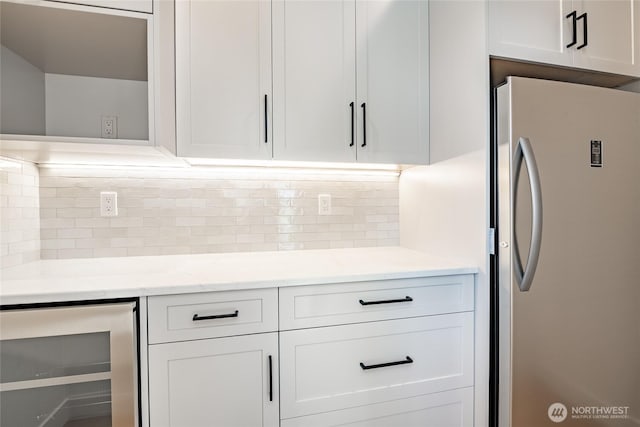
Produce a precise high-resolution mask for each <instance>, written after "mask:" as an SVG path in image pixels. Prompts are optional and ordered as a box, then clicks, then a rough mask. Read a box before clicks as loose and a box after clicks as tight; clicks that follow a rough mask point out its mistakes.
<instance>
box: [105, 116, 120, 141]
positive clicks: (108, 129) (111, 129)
mask: <svg viewBox="0 0 640 427" xmlns="http://www.w3.org/2000/svg"><path fill="white" fill-rule="evenodd" d="M101 135H102V137H103V138H108V139H116V138H117V137H118V116H102V131H101Z"/></svg>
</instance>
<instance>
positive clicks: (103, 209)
mask: <svg viewBox="0 0 640 427" xmlns="http://www.w3.org/2000/svg"><path fill="white" fill-rule="evenodd" d="M100 216H118V193H116V192H115V191H101V192H100Z"/></svg>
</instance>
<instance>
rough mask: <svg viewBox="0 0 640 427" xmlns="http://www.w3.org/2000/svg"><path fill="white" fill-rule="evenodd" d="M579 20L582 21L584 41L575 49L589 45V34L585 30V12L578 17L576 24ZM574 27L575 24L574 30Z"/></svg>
mask: <svg viewBox="0 0 640 427" xmlns="http://www.w3.org/2000/svg"><path fill="white" fill-rule="evenodd" d="M581 19H584V25H583V26H582V38H583V39H584V41H583V42H582V44H581V45H580V46H578V47H577V48H576V49H582V48H583V47H585V46H586V45H588V44H589V33H588V30H587V12H585V13H583V14H582V15H580V16H578V17H577V18H576V23H577V22H578V21H579V20H581ZM575 25H577V24H574V28H575Z"/></svg>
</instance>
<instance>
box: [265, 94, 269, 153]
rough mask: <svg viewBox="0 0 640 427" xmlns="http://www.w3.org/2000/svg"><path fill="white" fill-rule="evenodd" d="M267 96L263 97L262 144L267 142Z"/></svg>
mask: <svg viewBox="0 0 640 427" xmlns="http://www.w3.org/2000/svg"><path fill="white" fill-rule="evenodd" d="M267 105H268V104H267V95H265V96H264V143H265V144H266V143H267V142H269V136H268V135H269V134H268V131H269V125H268V114H267Z"/></svg>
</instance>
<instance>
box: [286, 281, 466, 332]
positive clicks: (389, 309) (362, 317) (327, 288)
mask: <svg viewBox="0 0 640 427" xmlns="http://www.w3.org/2000/svg"><path fill="white" fill-rule="evenodd" d="M407 297H409V298H411V301H406V298H407ZM279 299H280V329H281V330H287V329H299V328H310V327H317V326H331V325H340V324H346V323H357V322H367V321H376V320H388V319H398V318H404V317H416V316H425V315H432V314H444V313H455V312H461V311H471V310H473V305H474V288H473V276H470V275H467V276H442V277H428V278H418V279H405V280H381V281H371V282H355V283H337V284H334V285H319V286H300V287H291V288H282V289H280V293H279ZM361 300H362V301H363V302H365V303H367V302H376V301H388V300H392V301H397V302H392V303H383V304H369V305H363V304H361V303H360V301H361Z"/></svg>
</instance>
